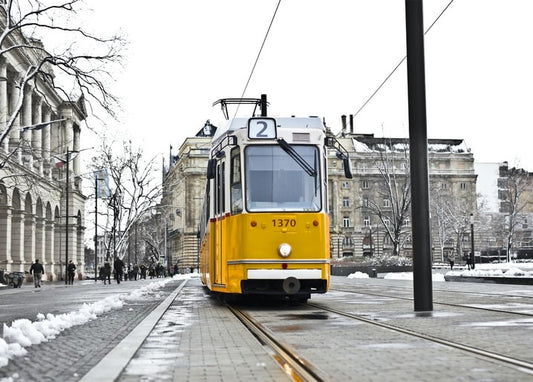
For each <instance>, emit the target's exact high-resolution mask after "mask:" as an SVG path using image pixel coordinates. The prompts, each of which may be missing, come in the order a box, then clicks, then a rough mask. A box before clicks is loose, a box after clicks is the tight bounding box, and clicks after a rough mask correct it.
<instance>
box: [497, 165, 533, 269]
mask: <svg viewBox="0 0 533 382" xmlns="http://www.w3.org/2000/svg"><path fill="white" fill-rule="evenodd" d="M505 175H506V176H505V177H503V178H500V180H499V182H500V184H499V185H498V188H499V191H500V196H501V198H502V199H503V200H504V204H503V209H504V211H503V212H504V213H505V242H506V246H507V261H508V262H509V261H510V259H511V257H510V256H511V249H512V248H513V245H514V243H515V241H516V240H517V235H518V230H517V228H518V227H519V225H520V223H521V221H523V216H522V211H523V210H524V207H525V206H526V202H527V201H526V198H524V194H525V192H526V191H527V189H528V187H529V188H530V187H531V174H530V173H528V172H527V171H525V170H523V169H518V168H514V167H513V168H511V169H509V170H507V173H506V174H505Z"/></svg>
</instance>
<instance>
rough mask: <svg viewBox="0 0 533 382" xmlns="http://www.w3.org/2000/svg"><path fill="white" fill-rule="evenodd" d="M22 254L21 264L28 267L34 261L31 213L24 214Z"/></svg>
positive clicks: (32, 216)
mask: <svg viewBox="0 0 533 382" xmlns="http://www.w3.org/2000/svg"><path fill="white" fill-rule="evenodd" d="M23 247H24V253H23V263H24V264H25V266H26V267H29V266H30V265H31V263H33V260H35V215H33V214H32V213H31V212H26V213H25V214H24V245H23Z"/></svg>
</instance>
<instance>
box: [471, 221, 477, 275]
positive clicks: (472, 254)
mask: <svg viewBox="0 0 533 382" xmlns="http://www.w3.org/2000/svg"><path fill="white" fill-rule="evenodd" d="M470 240H471V244H470V247H471V249H472V253H471V257H470V263H472V269H474V268H475V267H476V265H475V264H476V255H475V254H474V214H470Z"/></svg>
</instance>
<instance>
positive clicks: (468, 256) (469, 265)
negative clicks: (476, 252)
mask: <svg viewBox="0 0 533 382" xmlns="http://www.w3.org/2000/svg"><path fill="white" fill-rule="evenodd" d="M466 266H467V267H468V270H470V269H474V268H472V260H471V259H470V253H469V254H468V255H466Z"/></svg>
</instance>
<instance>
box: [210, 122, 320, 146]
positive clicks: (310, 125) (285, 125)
mask: <svg viewBox="0 0 533 382" xmlns="http://www.w3.org/2000/svg"><path fill="white" fill-rule="evenodd" d="M253 118H261V117H253ZM263 118H271V119H275V120H276V127H277V128H278V129H320V130H322V131H326V128H325V127H324V124H323V123H322V119H320V117H263ZM249 120H250V118H233V119H231V120H229V121H228V123H227V124H226V125H225V126H224V127H222V128H219V129H217V131H216V133H215V135H214V136H213V141H216V140H217V139H218V138H220V137H221V136H223V135H224V134H226V133H227V132H228V131H236V130H240V129H247V128H248V121H249Z"/></svg>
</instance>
